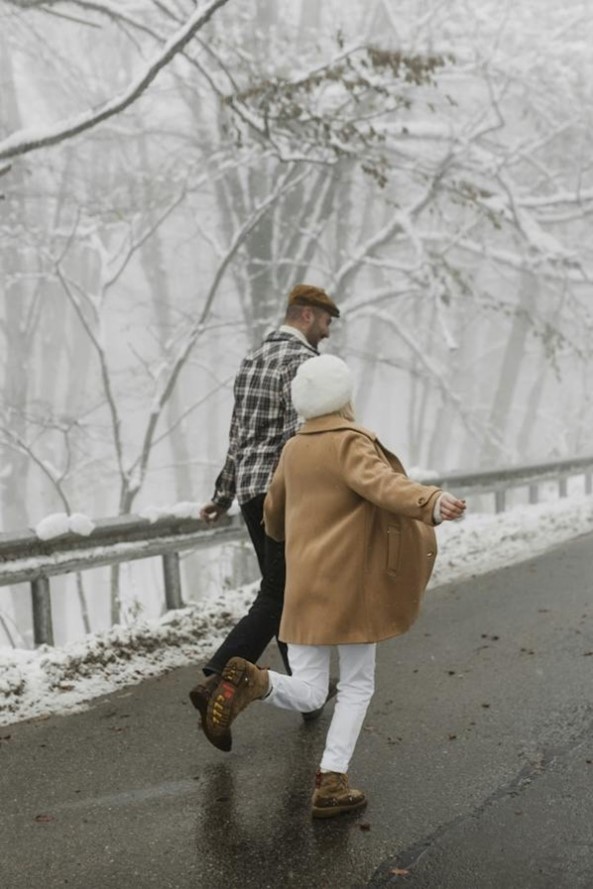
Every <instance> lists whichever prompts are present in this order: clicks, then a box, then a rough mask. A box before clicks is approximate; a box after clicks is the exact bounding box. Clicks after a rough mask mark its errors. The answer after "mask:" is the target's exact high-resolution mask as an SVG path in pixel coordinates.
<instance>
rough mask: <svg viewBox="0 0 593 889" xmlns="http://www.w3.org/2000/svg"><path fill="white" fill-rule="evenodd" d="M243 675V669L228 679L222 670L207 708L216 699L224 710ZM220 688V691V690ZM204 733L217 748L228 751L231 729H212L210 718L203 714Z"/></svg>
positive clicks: (228, 705)
mask: <svg viewBox="0 0 593 889" xmlns="http://www.w3.org/2000/svg"><path fill="white" fill-rule="evenodd" d="M244 675H245V671H243V672H242V673H241V674H240V675H239V676H235V681H233V680H232V679H229V678H228V676H225V674H224V671H223V674H222V677H223V678H222V679H221V681H220V682H219V684H218V686H217V688H216V689H215V691H214V692H213V694H212V696H211V698H210V701H209V702H208V709H209V708H210V703H211V702H213V701H214V700H217V701H218V706H219V707H222V708H223V709H224V710H227V708H230V705H231V701H232V699H233V698H234V696H235V692H236V691H237V688H238V687H239V685H240V684H241V680H242V679H243V676H244ZM220 689H222V691H220ZM203 725H204V734H205V735H206V737H207V738H208V740H209V741H210V743H211V744H214V746H215V747H217V748H218V749H219V750H222V751H223V752H224V753H228V752H229V750H230V749H231V747H232V745H233V738H232V735H231V730H230V728H229V729H226V730H223V731H222V732H220V733H219V732H217V731H213V730H212V726H211V719H208V718H207V715H205V716H204V722H203Z"/></svg>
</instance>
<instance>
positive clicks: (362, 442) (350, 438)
mask: <svg viewBox="0 0 593 889" xmlns="http://www.w3.org/2000/svg"><path fill="white" fill-rule="evenodd" d="M337 456H338V459H337V463H338V466H339V470H340V473H341V475H342V478H343V480H344V482H345V484H346V485H347V486H348V487H349V488H351V490H353V491H355V492H356V493H357V494H358V495H359V496H360V497H363V498H364V499H365V500H368V501H370V502H371V503H373V504H374V505H375V506H378V507H379V508H380V509H384V510H387V512H392V513H396V514H398V515H403V516H407V517H408V518H411V519H417V520H419V521H421V522H424V523H425V524H427V525H434V520H433V510H434V505H435V500H436V498H437V497H438V496H439V495H440V494H441V493H442V491H441V489H440V488H437V487H435V486H434V485H421V484H419V483H418V482H414V481H412V480H411V479H409V478H408V477H407V476H406V475H404V474H403V473H401V472H396V471H395V470H394V469H392V468H391V466H389V464H388V463H387V462H386V460H384V459H383V458H382V457H381V456H380V454H379V453H378V451H377V448H376V446H375V444H374V443H373V441H372V440H371V439H370V438H368V437H367V436H366V435H362V434H360V433H358V432H352V433H348V434H347V435H345V436H344V437H343V439H342V441H341V442H340V444H339V445H338V455H337Z"/></svg>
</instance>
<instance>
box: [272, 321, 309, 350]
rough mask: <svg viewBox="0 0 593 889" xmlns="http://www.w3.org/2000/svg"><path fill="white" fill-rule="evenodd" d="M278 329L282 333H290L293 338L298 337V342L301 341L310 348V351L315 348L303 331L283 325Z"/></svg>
mask: <svg viewBox="0 0 593 889" xmlns="http://www.w3.org/2000/svg"><path fill="white" fill-rule="evenodd" d="M278 329H279V331H280V333H290V334H291V335H292V336H296V338H297V340H300V341H301V342H302V343H304V344H305V346H308V347H309V349H313V348H314V347H313V346H312V345H311V343H310V342H309V340H308V339H307V337H306V336H305V334H304V333H303V332H302V330H298V329H297V328H296V327H291V326H290V324H282V325H281V326H280V327H279V328H278Z"/></svg>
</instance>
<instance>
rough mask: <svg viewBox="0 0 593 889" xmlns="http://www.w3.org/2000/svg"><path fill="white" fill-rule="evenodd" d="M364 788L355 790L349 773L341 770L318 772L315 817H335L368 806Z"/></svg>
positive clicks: (313, 803)
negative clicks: (344, 773) (349, 779)
mask: <svg viewBox="0 0 593 889" xmlns="http://www.w3.org/2000/svg"><path fill="white" fill-rule="evenodd" d="M366 802H367V798H366V796H365V795H364V793H363V792H362V790H354V789H353V788H352V787H350V784H349V782H348V775H343V774H342V773H341V772H317V775H316V776H315V793H314V794H313V800H312V814H313V818H333V816H334V815H342V814H343V813H344V812H353V811H355V810H356V809H361V808H362V807H363V806H366Z"/></svg>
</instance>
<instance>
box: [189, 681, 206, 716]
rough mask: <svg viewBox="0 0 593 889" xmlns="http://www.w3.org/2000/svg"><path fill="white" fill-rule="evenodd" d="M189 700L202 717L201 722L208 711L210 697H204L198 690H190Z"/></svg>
mask: <svg viewBox="0 0 593 889" xmlns="http://www.w3.org/2000/svg"><path fill="white" fill-rule="evenodd" d="M189 699H190V701H191V702H192V704H193V706H194V707H195V708H196V710H197V711H198V713H199V714H200V716H201V717H202V722H203V721H204V720H205V719H206V711H207V710H208V701H209V700H210V696H209V695H208V696H206V695H205V694H203V693H202V692H201V691H198V689H196V688H192V690H191V691H190V692H189Z"/></svg>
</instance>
